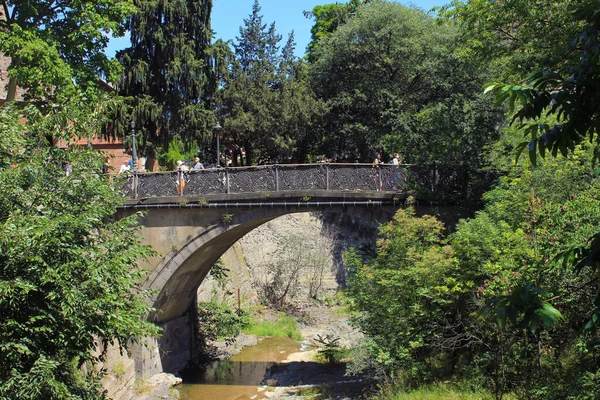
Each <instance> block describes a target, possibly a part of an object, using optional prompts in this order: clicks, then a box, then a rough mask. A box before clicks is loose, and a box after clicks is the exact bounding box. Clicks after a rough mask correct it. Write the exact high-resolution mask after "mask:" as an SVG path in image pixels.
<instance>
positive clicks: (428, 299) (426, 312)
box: [344, 208, 468, 379]
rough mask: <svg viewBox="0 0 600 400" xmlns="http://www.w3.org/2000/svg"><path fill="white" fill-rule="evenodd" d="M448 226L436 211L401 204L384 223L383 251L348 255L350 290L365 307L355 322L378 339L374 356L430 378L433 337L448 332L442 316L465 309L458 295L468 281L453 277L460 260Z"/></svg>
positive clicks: (393, 367) (449, 316) (394, 367)
mask: <svg viewBox="0 0 600 400" xmlns="http://www.w3.org/2000/svg"><path fill="white" fill-rule="evenodd" d="M443 229H444V228H443V225H442V223H441V222H439V221H438V220H436V219H435V218H434V217H431V216H424V217H422V218H418V217H416V216H415V212H414V210H413V209H412V208H408V209H401V210H399V211H398V212H397V213H396V215H395V216H394V219H393V220H392V221H391V222H389V223H388V224H386V225H383V226H382V227H381V228H380V235H381V239H380V240H379V241H378V243H377V257H375V258H374V259H372V260H368V261H363V260H362V259H361V258H360V257H359V256H358V255H357V253H356V252H354V251H350V252H348V253H346V254H345V255H344V258H345V261H346V263H347V264H348V266H349V268H350V270H351V272H352V273H351V274H350V277H349V279H348V282H349V291H348V293H349V296H350V298H351V299H352V301H353V304H354V305H355V307H356V309H357V311H358V312H359V314H358V316H357V317H356V318H355V320H354V322H355V323H356V324H357V325H358V327H359V328H360V329H361V330H362V331H363V332H364V333H365V334H367V335H368V336H369V337H370V338H371V339H372V340H373V341H374V342H375V344H376V347H375V348H374V352H375V354H373V358H374V359H376V360H378V361H380V362H381V363H382V364H384V366H385V367H386V368H387V369H388V371H392V372H399V371H400V370H402V371H404V372H405V373H406V374H407V375H409V376H412V377H413V378H417V379H422V378H424V377H425V376H426V375H427V374H428V371H427V369H426V368H424V367H425V366H426V365H427V363H428V361H430V362H432V363H433V362H434V361H433V357H435V351H434V346H433V343H434V342H435V341H436V340H438V339H439V338H442V337H444V332H443V326H442V325H441V324H440V321H443V320H448V321H450V323H454V322H455V321H456V314H457V313H459V312H460V309H459V308H457V306H456V303H455V301H453V300H454V298H455V297H456V296H458V295H459V294H461V293H462V292H463V291H465V290H468V286H464V283H463V282H460V281H459V280H457V279H451V278H450V277H452V276H456V275H457V271H456V267H457V264H456V263H455V262H454V260H453V252H452V250H451V249H450V247H448V246H443V245H442V232H443Z"/></svg>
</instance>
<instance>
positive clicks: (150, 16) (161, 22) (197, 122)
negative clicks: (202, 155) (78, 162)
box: [117, 0, 216, 149]
mask: <svg viewBox="0 0 600 400" xmlns="http://www.w3.org/2000/svg"><path fill="white" fill-rule="evenodd" d="M135 3H136V5H137V6H138V8H139V12H138V13H137V14H135V15H133V16H132V18H131V22H130V30H131V47H130V48H128V49H126V50H124V51H122V52H121V53H119V54H118V55H117V57H118V59H119V60H120V62H121V63H122V64H123V66H124V70H125V72H124V74H123V77H122V81H121V84H120V90H121V93H122V94H123V95H125V96H131V103H130V105H131V109H130V110H128V112H124V113H123V114H122V116H121V118H120V121H119V122H120V123H119V126H118V129H121V130H122V131H125V132H126V131H127V127H128V125H129V122H130V121H134V122H135V123H136V126H137V127H138V129H139V131H140V132H141V133H142V141H143V142H142V147H144V146H148V147H159V148H163V149H164V148H166V147H167V146H168V143H169V142H170V141H171V140H172V139H173V138H175V137H177V138H179V139H181V140H183V141H184V142H186V141H187V142H190V141H193V140H198V139H207V138H208V137H210V134H211V130H212V127H213V126H214V123H215V118H214V114H213V112H212V111H211V110H210V109H209V106H210V105H209V104H208V103H209V101H210V100H211V99H212V93H211V90H213V91H214V89H215V88H216V84H215V83H214V81H215V80H216V74H215V72H214V71H213V66H212V64H213V62H212V60H211V58H210V55H209V54H210V53H211V52H210V50H209V48H210V42H211V39H212V31H211V28H210V14H211V10H212V0H166V1H165V0H136V1H135Z"/></svg>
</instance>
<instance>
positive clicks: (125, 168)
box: [119, 161, 131, 174]
mask: <svg viewBox="0 0 600 400" xmlns="http://www.w3.org/2000/svg"><path fill="white" fill-rule="evenodd" d="M130 169H131V167H130V166H129V163H128V162H127V161H123V165H121V169H119V173H120V174H122V173H124V172H127V171H129V170H130Z"/></svg>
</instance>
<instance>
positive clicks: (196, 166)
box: [194, 157, 204, 170]
mask: <svg viewBox="0 0 600 400" xmlns="http://www.w3.org/2000/svg"><path fill="white" fill-rule="evenodd" d="M194 169H195V170H198V169H204V165H202V163H201V162H200V157H195V158H194Z"/></svg>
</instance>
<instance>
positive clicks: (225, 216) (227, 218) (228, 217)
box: [221, 213, 233, 224]
mask: <svg viewBox="0 0 600 400" xmlns="http://www.w3.org/2000/svg"><path fill="white" fill-rule="evenodd" d="M221 221H223V223H225V224H230V223H232V222H233V214H229V213H225V214H223V215H222V216H221Z"/></svg>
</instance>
